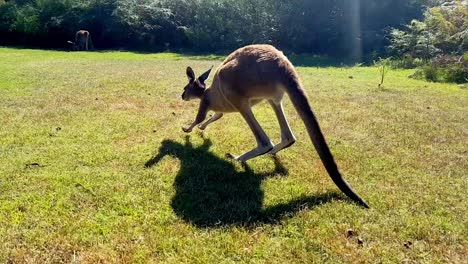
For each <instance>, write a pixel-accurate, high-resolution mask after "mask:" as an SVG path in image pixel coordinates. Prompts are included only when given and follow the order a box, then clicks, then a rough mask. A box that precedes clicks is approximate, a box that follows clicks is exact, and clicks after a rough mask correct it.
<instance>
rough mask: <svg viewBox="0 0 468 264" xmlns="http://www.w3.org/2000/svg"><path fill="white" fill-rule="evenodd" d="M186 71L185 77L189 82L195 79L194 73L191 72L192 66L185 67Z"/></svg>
mask: <svg viewBox="0 0 468 264" xmlns="http://www.w3.org/2000/svg"><path fill="white" fill-rule="evenodd" d="M186 73H187V77H188V79H189V82H193V81H195V73H194V72H193V70H192V68H190V67H187V71H186Z"/></svg>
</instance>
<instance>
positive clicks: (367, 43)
mask: <svg viewBox="0 0 468 264" xmlns="http://www.w3.org/2000/svg"><path fill="white" fill-rule="evenodd" d="M390 8H391V9H392V10H393V12H388V10H389V9H390ZM421 13H422V12H421V2H420V1H417V0H410V1H408V0H385V1H376V0H362V1H346V0H317V1H306V0H292V1H269V0H187V1H181V0H177V1H171V0H141V1H137V0H79V1H72V0H10V1H0V34H1V35H2V36H6V37H5V38H2V39H0V44H2V43H3V44H22V45H33V46H40V47H56V48H57V47H64V43H66V40H68V39H70V38H72V37H73V35H74V33H75V32H76V31H77V30H79V29H87V30H89V31H90V32H91V34H92V36H93V40H94V42H95V44H96V45H95V46H97V47H98V48H130V49H146V50H148V49H149V50H155V49H156V50H157V49H166V48H170V49H178V48H184V49H192V50H203V51H216V50H232V49H235V48H237V47H239V46H242V45H247V44H253V43H272V44H274V45H276V46H279V47H280V48H282V49H285V50H290V51H293V52H300V53H315V54H322V55H331V56H335V57H337V56H339V57H342V58H350V59H352V60H354V61H361V60H363V59H365V58H369V57H371V56H370V54H371V53H373V54H374V57H375V58H377V57H378V56H381V55H382V54H383V53H384V51H385V50H384V46H385V45H386V42H385V38H384V35H385V30H386V28H387V27H390V26H393V27H398V26H399V25H401V24H404V23H407V22H408V21H410V20H411V19H413V18H417V17H419V16H420V15H421Z"/></svg>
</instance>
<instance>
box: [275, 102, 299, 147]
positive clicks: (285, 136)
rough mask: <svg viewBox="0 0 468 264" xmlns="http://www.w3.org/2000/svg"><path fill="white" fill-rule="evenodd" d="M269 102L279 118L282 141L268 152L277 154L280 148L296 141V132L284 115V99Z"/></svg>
mask: <svg viewBox="0 0 468 264" xmlns="http://www.w3.org/2000/svg"><path fill="white" fill-rule="evenodd" d="M268 102H269V103H270V105H271V107H272V108H273V110H274V111H275V114H276V118H278V122H279V125H280V129H281V142H280V143H278V144H277V145H275V146H274V147H273V149H272V150H271V151H270V152H268V153H269V154H271V155H276V153H278V152H279V151H280V150H282V149H285V148H288V147H290V146H292V144H294V142H296V138H295V137H294V134H293V133H292V131H291V127H290V126H289V124H288V120H287V119H286V116H285V115H284V110H283V103H282V101H281V100H280V101H274V100H269V101H268Z"/></svg>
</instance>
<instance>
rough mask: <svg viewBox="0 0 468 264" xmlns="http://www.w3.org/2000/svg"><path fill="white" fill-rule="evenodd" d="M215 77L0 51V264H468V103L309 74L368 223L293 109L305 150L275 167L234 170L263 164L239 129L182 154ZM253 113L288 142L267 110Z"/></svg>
mask: <svg viewBox="0 0 468 264" xmlns="http://www.w3.org/2000/svg"><path fill="white" fill-rule="evenodd" d="M209 58H211V59H215V60H211V59H209ZM220 60H221V58H220V57H218V56H214V55H212V56H211V57H203V56H195V55H180V54H174V53H160V54H136V53H130V52H93V53H83V52H80V53H68V52H57V51H41V50H22V49H8V48H0V124H1V125H0V262H35V263H40V262H60V261H63V262H72V261H78V262H84V263H96V262H99V261H101V262H159V261H166V262H172V263H182V262H202V263H203V262H205V263H218V262H259V263H291V262H307V263H309V262H314V261H315V262H319V263H320V262H324V261H329V262H342V263H349V262H372V263H374V262H384V263H395V262H397V263H398V262H404V261H407V262H422V263H437V262H451V263H463V262H466V261H467V258H466V256H467V253H468V243H467V238H468V234H467V230H468V228H467V224H468V223H467V220H466V219H468V213H467V208H468V202H467V195H466V190H467V188H468V181H467V173H468V162H467V154H468V153H467V145H466V142H468V120H467V112H468V95H467V90H466V89H462V88H460V87H458V86H456V85H449V84H434V83H427V82H423V81H416V80H411V79H408V78H407V76H408V75H410V74H411V71H395V70H394V71H390V72H389V74H388V77H387V78H386V80H385V83H384V87H383V88H377V84H378V83H379V81H380V79H379V73H378V69H376V68H370V67H369V68H367V67H354V68H333V67H329V68H316V67H299V68H298V71H299V74H300V76H301V77H302V80H303V83H304V86H305V87H306V89H307V91H308V94H309V96H310V99H311V102H312V104H313V108H314V110H315V112H316V114H317V115H318V117H319V119H320V122H321V125H322V129H323V131H324V134H325V135H326V137H327V139H328V142H329V145H330V148H331V149H332V152H333V153H334V155H335V157H336V159H337V162H338V165H339V167H340V168H341V170H342V172H343V174H344V175H345V178H346V179H348V181H349V182H350V183H351V185H352V186H353V187H354V189H355V190H356V191H357V192H358V193H359V194H360V195H361V196H362V197H363V198H364V199H365V200H366V201H367V202H368V203H369V204H370V206H371V209H369V210H365V209H362V208H360V207H358V206H356V205H355V204H353V203H352V202H350V201H349V200H347V199H346V198H344V196H342V195H341V194H340V193H339V192H338V191H337V188H336V187H335V186H334V184H333V183H332V182H331V180H330V179H329V177H328V176H327V174H326V173H325V170H324V169H323V167H322V165H321V163H320V161H319V159H318V157H317V155H316V153H315V151H314V149H313V146H312V145H311V143H310V141H309V139H308V137H307V135H306V133H305V129H304V128H303V125H302V123H301V121H300V119H299V118H298V116H297V114H296V113H295V112H294V110H293V108H292V106H291V104H290V103H289V101H288V100H287V102H286V111H287V116H288V117H289V119H290V122H291V126H292V128H293V131H294V132H295V134H296V136H297V138H298V142H297V143H296V144H295V145H294V146H293V147H291V148H289V149H287V150H285V151H283V152H281V153H280V154H279V161H277V162H275V161H274V160H273V159H271V158H269V157H261V158H258V159H255V160H252V161H249V162H248V168H243V167H242V166H240V165H239V164H237V163H233V162H231V161H230V160H227V159H225V158H224V154H225V153H226V152H232V153H235V154H239V153H242V152H244V151H246V150H249V148H252V147H253V146H254V140H253V137H252V135H251V132H250V131H249V130H248V127H247V125H246V124H245V122H244V121H243V120H242V118H241V117H240V115H238V114H230V115H227V116H225V117H223V119H221V120H220V121H218V122H217V123H214V124H212V125H211V126H210V127H208V129H207V131H205V132H204V134H203V135H200V134H199V133H196V132H194V133H192V134H191V135H190V137H189V138H186V135H185V134H184V133H183V132H182V130H181V126H182V125H185V124H188V123H189V122H191V121H192V120H193V118H194V117H195V111H196V108H197V103H196V102H190V103H186V102H182V101H181V100H180V94H181V91H182V88H183V86H184V85H185V83H186V77H185V75H184V74H185V67H186V66H188V65H190V66H192V67H193V68H194V69H195V70H196V72H197V73H200V72H202V71H204V70H206V69H208V68H209V67H210V66H211V65H213V64H214V65H217V64H219V62H220ZM300 64H301V63H300ZM304 65H305V64H304ZM311 65H314V64H311ZM255 113H256V115H257V117H258V119H259V121H260V123H261V124H262V125H263V127H264V128H265V130H266V131H267V133H268V134H269V135H270V136H271V138H272V139H273V141H275V142H277V141H278V139H279V129H278V125H277V121H276V120H275V118H273V112H272V110H271V109H269V108H268V107H267V105H260V106H259V107H258V108H256V110H255ZM158 155H159V156H158ZM148 163H150V165H151V166H149V167H148V168H147V167H145V164H148ZM349 229H352V230H353V232H351V233H353V234H351V235H350V236H348V230H349ZM358 238H360V239H361V240H362V241H363V243H362V244H359V243H358ZM408 242H411V245H410V244H409V243H408ZM405 245H406V246H405Z"/></svg>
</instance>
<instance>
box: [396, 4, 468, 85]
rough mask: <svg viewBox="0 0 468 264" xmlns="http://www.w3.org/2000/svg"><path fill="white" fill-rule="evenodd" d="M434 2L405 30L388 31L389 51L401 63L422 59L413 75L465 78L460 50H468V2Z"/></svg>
mask: <svg viewBox="0 0 468 264" xmlns="http://www.w3.org/2000/svg"><path fill="white" fill-rule="evenodd" d="M433 5H434V6H433V7H431V8H429V9H427V11H426V12H425V13H424V17H423V20H421V21H419V20H413V21H412V22H411V23H410V24H409V25H407V26H406V29H405V30H400V29H393V30H392V31H391V33H390V39H391V45H389V51H390V53H391V54H392V55H394V56H395V57H397V58H399V60H400V61H401V63H400V65H401V66H403V67H414V66H417V64H419V63H418V62H419V61H421V60H422V61H424V62H425V66H424V67H422V69H420V70H419V72H418V73H417V74H416V76H421V75H422V76H424V77H425V78H426V79H428V80H430V81H448V82H467V81H468V80H467V77H466V76H467V74H468V67H466V60H464V59H463V53H464V52H465V53H466V50H468V8H467V5H468V3H467V1H461V0H457V1H452V2H446V3H437V4H436V3H433Z"/></svg>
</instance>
